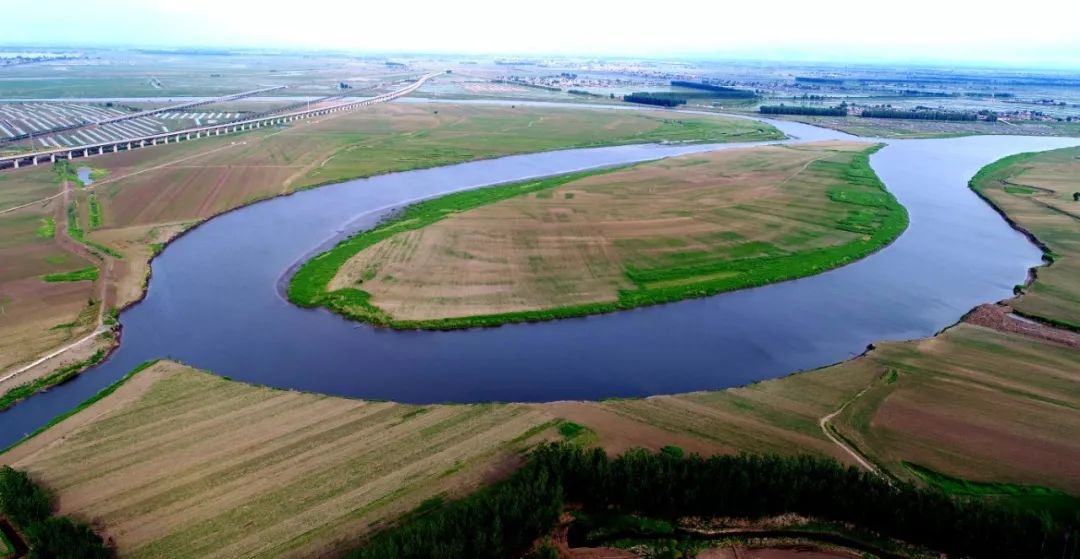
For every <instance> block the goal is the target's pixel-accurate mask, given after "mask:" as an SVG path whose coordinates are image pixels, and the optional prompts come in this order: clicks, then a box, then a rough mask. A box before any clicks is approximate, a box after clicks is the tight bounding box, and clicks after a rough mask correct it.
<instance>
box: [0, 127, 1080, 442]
mask: <svg viewBox="0 0 1080 559" xmlns="http://www.w3.org/2000/svg"><path fill="white" fill-rule="evenodd" d="M770 122H771V123H772V124H774V125H776V126H777V127H779V128H781V129H782V130H783V131H784V132H786V133H787V134H789V135H790V136H791V137H793V138H796V139H797V140H798V141H804V140H818V139H829V138H851V137H850V136H846V135H844V134H841V133H838V132H833V131H830V130H825V129H821V128H815V127H811V126H807V125H802V124H797V123H789V122H779V121H770ZM1076 144H1080V140H1077V139H1075V138H1033V137H1019V136H979V137H970V138H955V139H941V140H893V141H890V142H889V145H888V146H887V147H885V148H884V149H883V150H881V151H879V152H878V153H876V154H875V155H874V156H873V157H872V158H871V164H872V166H873V168H874V170H875V171H877V173H878V175H879V176H880V177H881V178H882V180H883V181H884V182H885V184H886V185H887V187H888V188H889V190H890V191H892V192H893V193H894V194H896V196H897V197H898V198H899V200H900V202H901V203H903V204H904V206H906V207H907V208H908V211H909V212H910V214H911V225H910V227H909V228H908V230H907V231H906V232H905V233H904V234H903V235H902V236H901V237H900V239H898V240H897V241H896V242H895V243H893V244H892V245H890V246H889V247H887V248H885V249H884V250H882V251H880V252H878V253H876V254H874V255H871V256H870V257H868V258H865V259H863V260H861V261H859V262H856V263H854V264H851V265H849V266H846V267H843V268H840V269H837V270H833V271H831V272H827V273H824V274H821V275H818V276H814V277H809V278H805V279H801V280H796V281H791V282H786V283H780V284H775V285H770V286H765V287H761V288H756V289H749V290H744V291H738V292H733V293H727V294H722V295H718V296H714V297H709V298H705V299H694V300H688V301H682V302H678V303H673V304H668V305H662V306H656V307H649V308H643V309H638V310H633V311H626V312H619V313H614V314H608V315H601V316H594V317H588V318H581V319H570V320H560V321H554V322H543V323H536V324H519V325H510V326H503V327H500V328H493V329H480V330H468V331H456V332H423V331H417V332H395V331H387V330H381V329H377V328H372V327H369V326H367V325H363V324H358V323H354V322H350V321H347V320H345V319H342V318H340V317H338V316H336V315H334V314H332V313H329V312H327V311H325V310H322V309H315V310H308V309H300V308H297V307H294V306H292V305H290V304H289V303H288V302H287V301H286V300H285V298H284V296H283V289H284V286H285V284H286V282H287V279H288V275H289V274H290V273H291V270H292V269H293V268H294V267H295V265H297V264H298V263H299V262H302V261H303V260H304V259H305V258H307V257H309V256H311V255H312V254H314V253H315V252H316V251H318V250H320V249H322V248H325V247H327V246H329V244H331V243H332V242H334V241H335V240H337V239H340V238H341V237H342V236H343V235H347V234H350V233H352V232H355V231H357V230H361V229H364V228H368V227H371V226H373V225H374V224H375V223H377V221H378V220H379V219H380V218H381V217H382V216H384V215H385V214H386V212H388V211H389V210H390V209H392V208H394V207H398V206H401V205H402V204H407V203H409V202H411V201H415V200H418V199H421V198H426V197H432V196H437V195H440V194H444V193H448V192H453V191H457V190H464V189H468V188H475V187H478V186H483V185H491V184H496V183H503V182H509V181H515V180H520V179H524V178H529V177H536V176H542V175H552V174H558V173H566V172H570V171H575V170H580V169H585V168H591V167H598V166H607V165H614V164H619V163H628V162H634V161H643V160H650V159H657V158H661V157H667V156H673V155H678V154H684V153H690V152H702V151H710V150H717V149H730V148H732V147H737V146H733V145H730V144H727V145H694V146H657V145H644V146H642V145H639V146H620V147H609V148H595V149H579V150H567V151H556V152H547V153H539V154H531V155H521V156H512V157H505V158H501V159H493V160H487V161H479V162H473V163H465V164H460V165H451V166H447V167H440V168H436V169H428V170H422V171H411V172H404V173H395V174H390V175H383V176H378V177H374V178H369V179H360V180H353V181H349V182H346V183H341V184H337V185H333V186H327V187H323V188H319V189H315V190H310V191H305V192H301V193H297V194H294V195H291V196H286V197H281V198H276V199H273V200H268V201H265V202H260V203H257V204H254V205H252V206H249V207H247V208H244V209H241V210H238V211H235V212H231V213H228V214H225V215H222V216H220V217H217V218H214V219H212V220H210V221H208V222H206V223H205V224H203V225H202V226H200V227H198V228H197V229H195V230H194V231H192V232H190V233H189V234H187V235H185V236H183V237H182V238H180V239H178V240H177V241H176V242H174V243H172V244H171V245H169V247H168V248H166V250H165V251H164V252H163V253H162V254H161V255H160V256H159V257H158V258H157V259H155V260H154V262H153V278H152V280H151V281H150V287H149V292H148V294H147V297H146V299H145V300H144V301H142V302H141V303H139V304H137V305H135V306H133V307H131V308H130V309H128V310H127V311H125V312H124V313H123V314H122V315H121V317H120V319H121V322H122V324H123V328H124V329H123V340H122V343H121V345H120V347H119V349H117V351H116V352H114V353H113V354H112V356H111V357H110V358H109V359H108V360H107V361H106V362H104V363H103V364H101V365H100V366H98V367H96V368H94V369H92V370H90V371H88V372H86V373H84V374H82V375H80V376H79V377H77V378H76V379H74V380H73V381H71V382H68V383H66V384H64V385H62V386H58V387H56V388H54V389H52V390H50V391H48V392H46V393H43V394H39V395H36V396H33V397H32V398H30V399H28V400H27V401H25V402H22V403H20V404H18V405H16V406H15V407H13V408H11V409H10V410H8V411H6V412H3V413H0V425H2V426H3V429H0V448H2V447H4V446H7V445H8V444H10V443H12V442H14V441H16V440H17V439H18V438H20V437H22V436H23V435H24V434H25V433H28V432H30V431H32V430H34V429H35V428H37V427H39V426H41V425H43V424H44V423H46V422H47V421H48V420H49V419H51V418H52V417H54V416H55V415H57V414H60V413H62V412H64V411H66V410H68V409H71V408H72V407H74V406H76V405H77V404H78V403H79V402H81V401H82V400H84V399H86V398H87V397H89V396H91V395H92V394H94V393H95V392H97V391H98V390H100V389H102V388H104V387H106V386H108V385H109V384H110V383H112V382H114V381H116V380H117V379H119V378H120V377H122V376H123V375H124V374H125V373H127V372H128V371H130V370H131V369H132V368H133V367H135V366H136V365H137V364H138V363H140V362H142V361H144V360H147V359H152V358H157V357H168V358H172V359H176V360H179V361H182V362H184V363H187V364H189V365H192V366H195V367H199V368H203V369H207V370H210V371H213V372H215V373H218V374H221V375H227V376H230V377H232V378H234V379H237V380H242V381H247V382H252V383H258V384H265V385H269V386H275V387H282V388H292V389H298V390H307V391H314V392H321V393H326V394H336V395H341V396H353V397H362V398H381V399H392V400H400V401H405V402H414V403H431V402H480V401H546V400H563V399H596V398H605V397H616V396H645V395H652V394H667V393H675V392H685V391H692V390H704V389H717V388H724V387H730V386H736V385H742V384H746V383H749V382H753V381H757V380H761V379H766V378H773V377H778V376H782V375H786V374H788V373H791V372H794V371H799V370H805V369H810V368H815V367H819V366H822V365H826V364H829V363H835V362H837V361H842V360H844V359H847V358H849V357H852V356H854V355H856V354H858V353H860V352H862V351H863V350H864V348H865V347H866V346H867V344H869V343H871V342H874V341H880V340H902V339H910V338H918V337H923V336H928V335H931V334H933V333H934V332H936V331H938V330H940V329H941V328H943V327H945V326H948V325H949V324H952V323H954V322H956V321H957V320H958V319H959V318H960V316H962V315H963V314H964V313H965V312H967V311H968V310H970V309H971V308H972V307H974V306H976V305H979V304H981V303H985V302H988V301H996V300H1000V299H1003V298H1006V297H1008V296H1009V295H1010V294H1011V292H1012V287H1013V286H1014V285H1015V284H1017V283H1020V282H1022V281H1023V280H1024V278H1025V277H1026V273H1027V269H1028V267H1030V266H1033V265H1036V264H1038V263H1039V262H1040V253H1039V251H1038V250H1037V249H1036V248H1035V247H1034V246H1033V245H1032V244H1031V243H1029V242H1028V241H1027V239H1025V238H1024V237H1023V236H1022V235H1021V234H1019V233H1017V232H1016V231H1014V230H1013V229H1011V228H1010V227H1009V226H1008V225H1007V224H1006V223H1005V221H1003V220H1002V219H1001V218H1000V217H999V216H998V215H997V214H996V213H994V211H993V210H991V209H990V208H989V207H988V206H987V205H986V204H985V203H983V202H982V201H981V200H979V199H978V198H977V197H976V196H975V195H974V194H973V193H971V192H970V191H969V190H968V188H967V181H968V179H969V178H970V177H971V176H972V175H973V174H974V173H975V172H976V171H977V170H978V169H979V168H980V167H982V166H984V165H986V164H988V163H990V162H992V161H994V160H996V159H999V158H1001V157H1003V156H1006V155H1009V154H1013V153H1017V152H1023V151H1039V150H1046V149H1052V148H1057V147H1065V146H1069V145H1076Z"/></svg>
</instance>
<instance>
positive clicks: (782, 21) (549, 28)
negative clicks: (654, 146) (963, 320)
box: [0, 0, 1080, 69]
mask: <svg viewBox="0 0 1080 559" xmlns="http://www.w3.org/2000/svg"><path fill="white" fill-rule="evenodd" d="M41 1H42V0H3V4H4V9H3V14H4V17H3V19H2V20H0V45H18V46H23V45H34V46H68V45H87V46H91V45H92V46H111V45H124V46H157V47H172V46H182V47H195V46H204V47H260V48H271V49H275V48H278V49H332V50H349V51H356V52H373V53H378V52H452V53H467V54H474V53H475V54H482V53H495V54H511V55H514V54H516V55H546V54H551V55H622V56H629V57H657V58H664V57H676V56H695V57H716V58H744V59H755V58H760V59H788V60H810V61H845V62H863V61H866V62H901V61H909V62H910V61H913V62H931V63H932V62H941V63H961V64H976V65H1008V66H1035V67H1047V68H1064V69H1070V68H1072V69H1080V31H1078V29H1077V27H1076V23H1077V21H1080V1H1076V0H1041V1H1038V2H1026V3H1020V2H1016V1H1015V0H1011V1H1009V2H1004V1H1001V0H983V1H971V0H905V1H903V2H876V1H874V0H858V1H856V0H830V1H818V2H811V1H807V0H802V1H789V0H767V1H757V2H752V1H748V0H740V1H734V2H732V1H728V2H724V1H723V0H707V1H699V0H682V1H660V2H657V1H655V0H653V1H651V2H649V1H646V0H622V1H619V2H615V1H611V0H541V1H532V2H519V1H514V0H504V1H499V0H409V1H389V2H385V3H379V4H376V3H375V2H372V1H371V0H320V1H308V2H304V1H299V0H296V1H292V2H284V1H279V0H261V1H255V0H168V1H164V0H49V1H48V2H47V3H48V9H40V8H41Z"/></svg>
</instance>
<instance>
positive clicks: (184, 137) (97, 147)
mask: <svg viewBox="0 0 1080 559" xmlns="http://www.w3.org/2000/svg"><path fill="white" fill-rule="evenodd" d="M437 75H439V73H438V72H435V73H431V74H427V75H424V76H421V77H420V79H418V80H416V81H415V82H413V83H411V84H409V85H408V86H406V87H403V88H401V89H398V90H396V91H392V92H390V93H384V94H382V95H378V96H375V97H371V98H368V99H361V100H358V101H348V102H345V103H340V104H337V105H331V106H329V107H318V108H314V109H306V110H301V111H293V112H287V113H282V114H274V115H270V116H263V117H257V118H249V119H246V120H238V121H234V122H228V123H225V124H215V125H211V126H200V127H197V128H187V129H183V130H173V131H171V132H162V133H160V134H153V135H149V136H138V137H133V138H124V139H121V140H113V141H108V142H101V143H97V144H88V145H83V146H78V147H73V148H62V149H52V150H44V151H35V152H29V153H20V154H16V155H9V156H5V157H0V171H2V170H5V169H18V168H19V167H22V166H27V165H31V166H32V165H38V164H41V163H53V162H56V161H57V160H59V159H67V160H71V159H77V158H85V157H93V156H95V155H104V154H106V153H116V152H119V151H131V150H133V149H139V148H144V147H151V146H157V145H167V144H169V143H177V142H182V141H184V142H186V141H189V140H198V139H200V138H205V137H210V136H220V135H222V134H233V133H237V132H244V131H246V130H254V129H256V128H263V127H267V126H277V125H281V124H287V123H289V122H293V121H296V120H301V119H306V118H313V117H317V116H324V115H329V114H333V113H338V112H342V111H349V110H353V109H359V108H363V107H368V106H371V105H374V104H376V103H387V102H389V101H393V100H394V99H397V98H398V97H403V96H405V95H408V94H410V93H412V92H413V91H416V90H417V89H419V88H420V86H422V85H424V82H426V81H427V80H429V79H431V78H433V77H435V76H437Z"/></svg>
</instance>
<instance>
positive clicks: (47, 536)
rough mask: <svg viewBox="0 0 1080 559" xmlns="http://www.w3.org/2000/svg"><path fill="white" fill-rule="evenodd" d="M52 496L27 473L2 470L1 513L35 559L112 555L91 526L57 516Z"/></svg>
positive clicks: (102, 558)
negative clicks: (54, 514) (16, 531)
mask: <svg viewBox="0 0 1080 559" xmlns="http://www.w3.org/2000/svg"><path fill="white" fill-rule="evenodd" d="M52 510H53V503H52V496H51V495H49V493H48V492H47V491H46V490H44V489H43V488H41V487H40V486H38V485H37V484H36V483H34V480H32V479H30V476H29V475H27V474H26V472H22V471H19V470H16V469H13V468H11V467H8V466H3V467H0V513H2V514H3V515H4V517H5V518H7V519H8V520H9V521H10V522H11V523H12V524H13V525H14V526H15V528H17V530H18V532H19V534H20V535H22V537H23V538H25V544H26V547H27V548H28V549H29V551H28V555H27V556H28V557H30V558H32V559H105V558H107V557H111V556H112V553H111V552H110V550H109V548H108V547H106V546H105V542H103V541H102V539H101V537H100V536H98V535H97V534H96V533H94V531H93V530H92V529H91V528H90V526H88V525H86V524H84V523H82V522H77V521H75V520H72V519H70V518H68V517H66V516H53V514H52Z"/></svg>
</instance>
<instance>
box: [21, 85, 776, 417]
mask: <svg viewBox="0 0 1080 559" xmlns="http://www.w3.org/2000/svg"><path fill="white" fill-rule="evenodd" d="M405 99H408V98H407V97H406V98H402V99H401V100H405ZM439 103H440V101H437V100H436V101H432V104H439ZM446 103H453V102H452V101H447V102H446ZM521 104H522V105H523V106H524V105H528V104H529V102H527V101H526V102H522V103H521ZM538 106H543V105H542V104H541V105H538ZM572 108H582V109H591V110H600V109H602V108H604V107H590V106H584V105H575V106H574V107H572ZM609 108H623V109H627V110H639V111H642V112H659V111H658V110H657V109H656V108H651V107H609ZM681 112H683V113H686V114H698V115H704V116H710V117H720V118H731V119H739V120H745V119H744V117H741V116H739V115H728V114H721V113H706V112H694V111H681ZM751 120H757V121H759V122H762V123H763V124H765V125H766V126H767V127H769V128H772V131H769V130H767V129H764V130H759V131H758V132H759V133H766V134H769V135H773V136H777V135H778V137H776V138H765V139H754V140H750V141H743V142H738V141H732V140H720V143H723V144H732V145H736V144H738V145H754V144H758V143H770V142H778V141H784V140H786V139H789V138H788V137H787V135H786V134H784V133H783V132H782V131H781V130H779V129H778V128H776V127H775V126H772V125H771V124H769V123H768V122H767V121H766V120H763V119H751ZM241 136H242V135H241ZM714 143H717V140H715V139H712V140H710V139H698V140H686V141H680V142H670V143H666V144H659V145H685V146H694V145H711V144H714ZM635 145H641V146H647V145H658V144H656V143H655V142H650V141H649V140H641V139H635V138H624V139H621V140H613V141H610V142H604V141H598V142H594V143H590V144H575V145H567V146H558V147H554V148H551V149H542V150H539V151H526V152H520V153H509V154H501V155H488V156H480V157H475V158H473V159H469V160H465V161H458V162H454V163H448V164H435V165H431V166H424V165H420V166H416V167H410V168H407V169H396V170H384V171H378V172H374V173H370V174H367V175H360V176H357V177H349V178H342V179H335V180H328V181H323V182H319V183H314V184H310V185H305V186H303V187H299V188H295V189H292V190H289V191H288V192H282V193H277V194H273V195H268V196H264V197H260V198H255V199H250V200H245V201H243V202H241V203H240V204H239V205H237V206H235V207H232V208H229V209H227V210H224V211H222V212H219V213H216V214H214V215H211V216H209V217H206V218H205V219H202V220H200V221H196V222H194V223H192V224H191V225H190V226H188V227H186V228H184V229H183V230H181V231H180V232H179V233H177V234H175V235H173V236H172V237H171V238H169V239H167V240H165V241H163V242H162V243H161V249H160V250H158V251H157V252H153V253H152V254H151V257H150V259H149V260H147V261H146V266H147V269H146V274H145V277H144V278H143V284H142V287H141V289H140V291H139V295H138V297H135V298H133V299H131V300H129V301H127V302H125V303H124V304H123V305H120V306H117V307H113V308H115V309H116V311H117V313H118V314H119V313H123V312H125V311H127V310H129V309H131V308H133V307H135V306H136V305H138V304H140V303H142V302H143V301H144V300H145V299H146V297H147V295H148V293H149V285H150V281H151V279H152V277H153V263H154V261H155V260H157V258H158V257H159V256H160V255H161V254H162V253H163V252H164V250H165V249H166V248H168V246H170V245H171V244H173V243H174V242H175V241H178V240H180V239H181V238H183V237H184V236H186V235H187V234H189V233H193V232H195V231H196V230H197V229H199V228H200V227H202V226H203V225H205V224H207V223H209V222H211V221H213V220H215V219H217V218H220V217H223V216H225V215H228V214H232V213H234V212H238V211H240V210H244V209H247V208H249V207H251V206H253V205H255V204H259V203H261V202H267V201H270V200H275V199H278V198H285V197H289V196H293V195H296V194H299V193H302V192H305V191H308V190H315V189H318V188H322V187H328V186H334V185H339V184H344V183H348V182H353V181H357V180H365V179H371V178H375V177H380V176H386V175H392V174H397V173H408V172H414V171H423V170H428V169H437V168H440V167H449V166H456V165H464V164H469V163H475V162H480V161H490V160H496V159H501V158H505V157H514V156H519V155H533V154H542V153H555V152H560V151H572V150H583V149H593V148H607V147H619V146H635ZM123 178H125V177H124V176H119V177H111V178H110V181H115V180H120V179H123ZM537 178H547V177H546V176H540V177H537ZM499 185H500V183H493V184H491V185H487V186H499ZM419 201H422V200H413V201H402V202H399V203H396V204H393V205H392V206H390V207H387V208H383V209H382V210H389V209H392V208H394V207H400V206H402V205H405V204H408V203H413V202H419ZM14 209H18V208H11V209H9V210H8V211H10V210H14ZM378 211H381V210H380V209H376V210H373V212H378ZM369 213H371V212H369ZM348 236H349V235H340V234H338V235H334V236H332V237H331V238H330V239H328V240H327V241H326V242H325V243H323V245H320V247H321V246H325V245H329V244H330V243H333V242H335V241H337V240H339V239H342V238H348ZM319 251H320V248H319V247H316V248H315V249H313V250H312V251H311V253H310V254H308V255H307V256H305V257H304V258H302V259H301V260H298V261H297V262H296V263H295V264H294V265H293V266H290V267H289V268H288V269H287V270H286V271H285V275H283V276H282V279H281V281H282V282H287V281H288V279H289V278H291V276H292V275H293V273H295V271H296V270H297V269H298V268H299V267H300V266H301V265H302V264H303V263H304V261H306V260H309V259H310V258H311V257H312V256H314V255H316V254H318V252H319ZM102 281H105V280H104V279H103V280H102ZM284 293H285V289H282V294H283V298H284ZM104 331H111V332H113V335H114V338H113V340H112V343H110V344H109V345H108V347H107V348H105V354H104V357H103V359H101V360H99V361H97V362H95V363H94V364H91V365H83V366H82V367H81V368H80V369H79V370H78V371H77V372H75V373H74V374H72V375H67V376H66V377H65V378H63V379H62V380H60V381H59V382H55V381H54V382H50V383H47V384H44V385H43V386H41V387H39V388H37V389H36V390H35V391H34V392H32V393H31V394H30V395H29V396H26V397H23V398H20V399H19V400H18V401H16V402H15V403H18V402H21V401H23V400H26V399H27V398H29V397H32V396H33V395H34V394H38V393H40V392H43V391H46V390H48V389H50V388H52V387H55V386H59V385H61V384H64V383H66V382H68V381H70V380H72V379H73V378H75V377H76V376H78V375H80V374H82V373H84V372H86V371H88V370H90V369H92V368H94V367H95V366H96V365H98V364H100V363H102V362H104V361H107V360H108V359H109V357H110V356H111V355H112V354H113V353H114V352H115V351H116V350H118V349H119V348H120V345H121V341H122V336H123V323H122V322H120V321H117V322H116V323H115V324H114V325H112V326H110V327H109V328H108V329H107V330H104ZM99 333H100V332H99ZM96 335H97V333H95V334H92V335H91V336H88V337H87V341H88V340H89V338H91V337H93V336H96ZM71 347H74V345H72V346H69V347H65V348H61V349H60V350H59V351H58V352H56V353H55V354H52V355H47V356H45V357H43V358H41V359H39V360H38V362H37V363H36V364H41V363H45V362H47V361H51V360H52V359H56V358H58V357H61V356H63V355H64V354H65V353H66V352H67V351H68V350H69V349H71ZM19 367H20V366H16V367H15V368H16V369H18V368H19ZM30 368H31V367H25V368H24V370H20V371H18V372H16V373H13V374H12V375H11V376H10V377H9V378H11V377H14V376H18V375H19V374H21V373H22V372H24V371H25V370H29V369H30ZM57 370H58V369H54V370H53V371H52V372H48V373H45V374H44V375H43V376H41V377H38V378H46V377H48V376H49V375H52V374H55V372H56V371H57ZM32 382H34V380H33V379H32V380H30V381H27V382H25V383H21V384H18V385H15V386H13V387H11V388H10V389H8V391H6V392H5V394H6V393H9V392H11V391H14V390H18V389H19V388H21V387H22V386H25V385H27V384H30V383H32ZM12 405H14V404H12ZM10 407H11V406H7V407H5V408H2V409H0V412H2V411H4V410H5V409H8V408H10Z"/></svg>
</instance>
